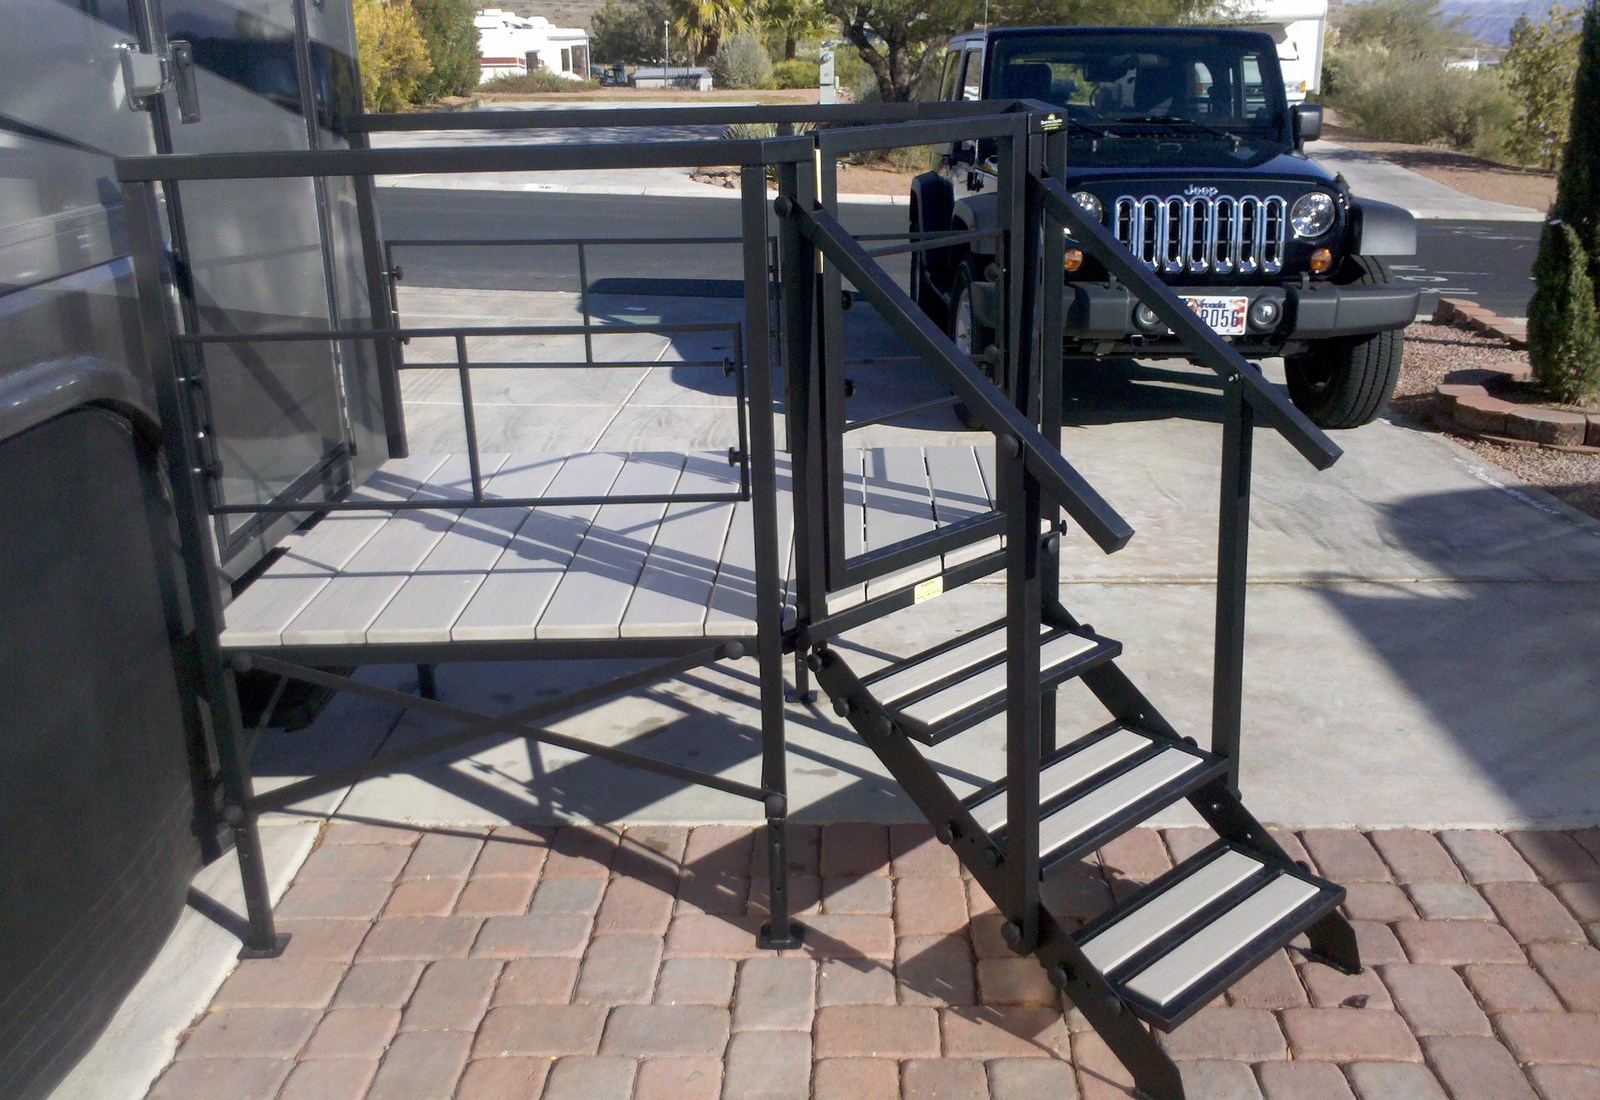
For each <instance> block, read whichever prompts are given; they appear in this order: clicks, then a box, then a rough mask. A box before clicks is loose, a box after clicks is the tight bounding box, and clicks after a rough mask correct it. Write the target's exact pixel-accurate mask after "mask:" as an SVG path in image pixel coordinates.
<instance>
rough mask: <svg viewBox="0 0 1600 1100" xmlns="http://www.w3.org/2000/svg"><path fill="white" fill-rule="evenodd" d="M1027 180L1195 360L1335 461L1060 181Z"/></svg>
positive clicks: (1314, 451)
mask: <svg viewBox="0 0 1600 1100" xmlns="http://www.w3.org/2000/svg"><path fill="white" fill-rule="evenodd" d="M1029 181H1030V185H1031V186H1037V187H1038V188H1039V190H1040V196H1041V198H1043V199H1044V204H1045V208H1046V210H1048V211H1049V213H1050V214H1051V216H1053V217H1054V218H1055V219H1056V220H1057V221H1059V222H1061V223H1062V225H1064V226H1065V227H1066V228H1067V230H1068V231H1069V232H1070V233H1071V234H1072V239H1073V242H1074V243H1076V244H1078V245H1081V246H1082V247H1083V250H1084V251H1085V252H1087V253H1089V255H1091V256H1093V257H1094V258H1095V259H1096V260H1099V261H1100V262H1101V263H1102V264H1104V265H1105V267H1106V270H1107V271H1109V272H1110V273H1111V274H1112V275H1113V276H1115V277H1116V278H1117V279H1118V280H1120V281H1121V282H1122V283H1124V284H1126V285H1127V286H1128V288H1129V289H1130V290H1132V291H1133V293H1134V296H1135V297H1136V298H1138V299H1139V301H1141V302H1143V303H1144V304H1145V305H1147V306H1149V307H1150V309H1151V311H1152V312H1153V313H1155V315H1156V316H1157V317H1158V318H1159V319H1160V320H1161V322H1162V324H1164V325H1166V326H1167V327H1168V328H1170V329H1171V330H1172V331H1173V333H1174V334H1175V335H1176V336H1177V337H1178V339H1179V340H1182V341H1183V343H1184V344H1185V345H1186V346H1187V348H1188V351H1189V354H1191V355H1192V356H1193V357H1194V359H1195V361H1196V362H1198V363H1199V364H1200V365H1201V366H1204V367H1209V368H1210V369H1211V370H1213V371H1216V372H1217V374H1218V375H1220V376H1221V377H1222V378H1224V379H1227V378H1231V377H1237V378H1238V379H1239V382H1240V384H1241V385H1242V386H1243V387H1244V394H1245V397H1246V399H1247V400H1248V401H1249V402H1250V405H1251V406H1252V407H1253V408H1254V409H1255V410H1256V412H1257V413H1259V414H1260V416H1261V419H1262V420H1263V421H1264V422H1266V423H1267V424H1270V425H1271V426H1272V427H1273V428H1275V429H1277V431H1278V434H1280V435H1282V436H1283V438H1285V439H1287V440H1288V441H1289V444H1290V445H1291V446H1292V447H1294V449H1295V450H1297V451H1299V452H1300V453H1301V454H1302V455H1304V456H1305V458H1306V460H1307V461H1308V462H1310V463H1311V464H1312V465H1313V466H1315V467H1316V468H1317V469H1319V470H1326V469H1327V468H1328V467H1329V466H1332V465H1333V464H1334V463H1335V462H1337V461H1338V460H1339V456H1340V455H1342V454H1343V453H1344V452H1343V451H1342V450H1341V449H1340V448H1339V445H1338V444H1337V443H1335V442H1334V441H1333V440H1331V439H1329V438H1328V436H1327V434H1326V433H1324V432H1323V431H1322V429H1321V428H1318V427H1317V426H1316V425H1315V424H1313V423H1311V421H1310V420H1309V419H1307V417H1306V414H1305V413H1303V412H1301V411H1300V410H1299V409H1297V408H1295V407H1294V406H1293V405H1291V404H1290V403H1289V402H1288V401H1287V400H1285V398H1284V396H1283V394H1281V393H1279V392H1278V390H1277V388H1276V387H1274V386H1272V385H1271V384H1269V383H1268V382H1267V380H1266V379H1265V378H1263V377H1262V375H1261V372H1260V371H1259V370H1258V369H1257V368H1255V367H1253V366H1251V365H1250V363H1249V362H1247V361H1246V360H1245V358H1244V356H1242V355H1240V354H1239V353H1238V352H1237V351H1235V350H1234V349H1233V347H1232V345H1230V344H1228V343H1227V342H1226V341H1225V340H1223V339H1222V337H1220V336H1218V335H1217V334H1216V333H1215V332H1213V331H1212V329H1211V326H1209V325H1207V324H1205V323H1204V322H1202V321H1201V320H1200V319H1199V318H1198V317H1196V316H1195V313H1194V311H1193V310H1191V309H1190V308H1189V307H1188V306H1186V305H1184V303H1183V300H1182V299H1181V298H1179V297H1178V296H1177V295H1176V294H1175V293H1173V291H1172V288H1171V287H1169V286H1167V284H1166V283H1163V282H1162V281H1161V280H1160V279H1158V278H1156V277H1155V275H1154V274H1152V273H1151V272H1150V271H1149V269H1148V268H1146V267H1145V266H1144V265H1143V264H1142V263H1140V262H1139V261H1138V260H1136V259H1134V257H1133V253H1131V252H1129V251H1128V250H1127V248H1125V247H1124V246H1123V245H1122V243H1121V242H1120V241H1118V240H1117V239H1116V238H1115V237H1113V236H1112V235H1111V231H1110V230H1108V229H1107V228H1106V227H1105V226H1104V225H1101V224H1100V222H1099V220H1098V219H1096V218H1091V217H1090V216H1089V215H1088V214H1087V213H1086V212H1085V211H1084V209H1083V207H1082V206H1080V205H1078V202H1077V200H1075V199H1074V198H1073V197H1072V196H1071V195H1069V194H1068V193H1067V189H1066V188H1065V187H1064V186H1062V184H1061V181H1060V180H1054V179H1050V178H1049V177H1048V176H1037V175H1032V174H1030V175H1029Z"/></svg>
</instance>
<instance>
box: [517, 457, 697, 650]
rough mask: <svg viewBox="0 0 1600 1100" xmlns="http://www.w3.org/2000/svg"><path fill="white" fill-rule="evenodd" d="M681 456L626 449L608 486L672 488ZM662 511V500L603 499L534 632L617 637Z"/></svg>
mask: <svg viewBox="0 0 1600 1100" xmlns="http://www.w3.org/2000/svg"><path fill="white" fill-rule="evenodd" d="M685 457H686V456H685V455H683V454H681V453H675V452H666V451H659V452H650V451H645V452H636V453H634V454H630V455H629V456H628V464H627V465H626V466H624V467H623V469H622V472H621V473H620V474H618V475H617V480H616V484H615V485H613V486H612V489H611V492H612V493H613V494H615V495H617V496H631V495H640V496H644V495H660V494H664V493H670V492H672V491H673V489H674V488H675V487H676V486H677V484H678V479H679V477H680V476H682V474H683V465H684V460H685ZM666 511H667V505H666V504H665V503H658V504H607V505H604V506H603V507H602V508H601V509H600V511H599V513H598V514H597V515H596V516H595V519H594V522H593V523H592V524H590V525H589V531H588V533H587V534H586V535H585V536H584V539H583V542H582V543H581V544H580V545H579V547H578V550H577V553H575V554H574V555H573V558H572V561H571V563H570V564H569V565H568V566H567V571H566V575H565V576H564V577H562V578H561V583H560V584H559V585H557V586H556V591H555V594H554V595H553V596H551V597H550V602H549V603H548V604H547V605H546V606H545V609H544V614H543V615H540V616H539V622H538V625H537V626H535V627H534V637H535V638H615V637H617V636H618V635H619V632H620V629H621V625H622V616H623V614H624V613H625V612H626V611H627V609H628V601H629V600H630V599H631V598H632V597H633V592H634V589H635V588H636V587H637V586H638V583H639V576H640V574H641V573H643V571H644V563H645V560H646V559H647V558H648V557H649V556H650V547H651V544H652V543H653V541H654V539H655V535H656V532H657V531H659V530H660V528H661V520H662V517H663V516H664V515H665V514H666Z"/></svg>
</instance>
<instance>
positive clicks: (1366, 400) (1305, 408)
mask: <svg viewBox="0 0 1600 1100" xmlns="http://www.w3.org/2000/svg"><path fill="white" fill-rule="evenodd" d="M1349 264H1350V273H1351V275H1353V276H1354V277H1353V278H1349V279H1346V280H1345V282H1346V283H1347V284H1349V285H1356V286H1372V285H1376V284H1380V283H1389V282H1393V278H1392V277H1391V276H1390V274H1389V266H1388V265H1387V264H1385V263H1384V262H1383V261H1382V260H1380V259H1378V258H1377V257H1373V256H1352V257H1350V260H1349ZM1404 345H1405V336H1404V333H1403V330H1401V329H1391V330H1388V331H1385V332H1377V333H1374V334H1372V335H1371V336H1357V337H1340V338H1337V339H1329V340H1317V341H1314V342H1312V344H1311V346H1310V347H1309V348H1308V349H1307V350H1306V351H1305V353H1304V354H1302V355H1294V356H1290V357H1289V358H1288V359H1286V360H1284V373H1285V374H1286V375H1287V377H1288V381H1289V399H1290V400H1291V401H1293V402H1294V403H1295V405H1296V406H1298V407H1299V409H1300V411H1301V412H1303V413H1305V414H1306V416H1308V417H1310V418H1311V422H1312V423H1313V424H1315V425H1317V427H1319V428H1359V427H1361V425H1363V424H1370V423H1372V421H1374V420H1376V419H1377V418H1378V417H1379V416H1381V415H1382V414H1383V412H1384V411H1385V410H1386V409H1387V408H1388V407H1389V399H1390V397H1392V396H1393V395H1394V387H1395V383H1396V382H1398V381H1399V379H1400V359H1401V353H1402V351H1403V349H1404Z"/></svg>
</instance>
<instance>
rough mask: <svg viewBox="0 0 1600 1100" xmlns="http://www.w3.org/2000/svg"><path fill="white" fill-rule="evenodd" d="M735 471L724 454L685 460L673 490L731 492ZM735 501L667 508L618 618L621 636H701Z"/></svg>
mask: <svg viewBox="0 0 1600 1100" xmlns="http://www.w3.org/2000/svg"><path fill="white" fill-rule="evenodd" d="M738 489H739V471H738V469H737V468H736V467H733V466H730V465H728V459H727V456H726V455H720V454H714V453H713V454H704V453H696V454H691V455H690V456H689V461H688V463H687V464H686V465H685V466H684V470H683V477H682V478H680V479H679V480H678V488H677V490H676V491H677V492H678V493H681V494H684V495H688V494H692V493H707V494H711V493H734V492H737V491H738ZM733 511H734V502H733V501H717V502H702V503H685V504H673V505H670V506H669V507H668V508H667V514H666V517H665V518H664V519H663V520H662V521H661V530H660V531H659V532H657V533H656V538H655V542H654V544H653V545H652V546H651V548H650V557H649V558H648V560H646V562H645V564H644V571H643V572H642V573H641V574H640V575H639V585H638V587H637V588H636V589H635V590H634V593H633V597H632V599H630V600H629V601H628V609H627V611H626V613H624V615H623V617H622V636H623V637H624V638H677V637H684V636H694V635H697V634H703V633H704V632H705V625H706V610H707V608H708V607H709V605H710V602H711V590H712V588H713V587H714V586H715V585H716V582H717V566H718V563H719V562H720V561H721V560H722V551H723V546H724V545H725V544H726V542H727V538H728V525H729V522H730V521H731V520H732V519H733Z"/></svg>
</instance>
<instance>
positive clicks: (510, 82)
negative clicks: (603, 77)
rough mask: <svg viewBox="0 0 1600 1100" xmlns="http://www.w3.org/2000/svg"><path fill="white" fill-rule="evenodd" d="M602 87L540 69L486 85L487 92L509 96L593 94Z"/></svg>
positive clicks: (499, 78)
mask: <svg viewBox="0 0 1600 1100" xmlns="http://www.w3.org/2000/svg"><path fill="white" fill-rule="evenodd" d="M599 87H600V85H599V84H597V83H595V82H594V81H593V80H569V79H568V78H567V77H564V76H557V75H556V74H555V73H552V72H547V71H545V70H543V69H540V70H539V71H538V72H532V73H518V74H515V75H512V76H497V77H495V78H494V79H493V80H491V81H489V82H488V83H486V84H484V85H483V87H482V90H483V91H485V92H499V93H501V94H503V95H504V94H509V95H550V94H556V95H560V94H562V93H567V92H592V91H594V90H595V89H597V88H599Z"/></svg>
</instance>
